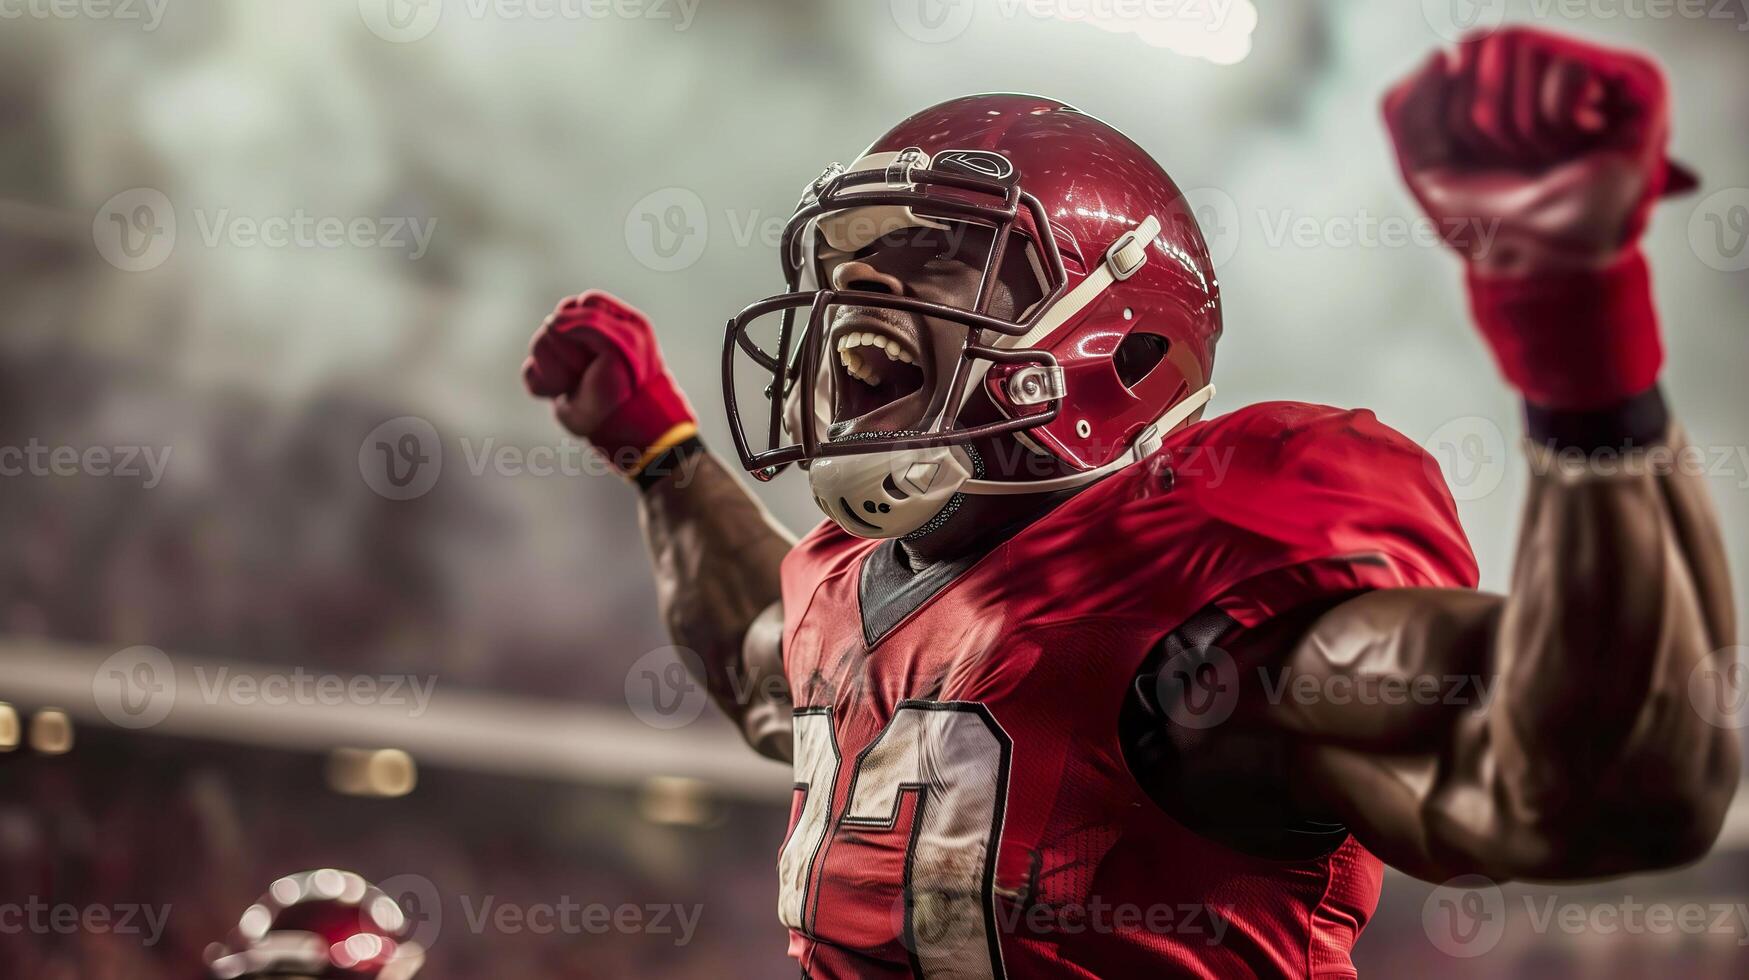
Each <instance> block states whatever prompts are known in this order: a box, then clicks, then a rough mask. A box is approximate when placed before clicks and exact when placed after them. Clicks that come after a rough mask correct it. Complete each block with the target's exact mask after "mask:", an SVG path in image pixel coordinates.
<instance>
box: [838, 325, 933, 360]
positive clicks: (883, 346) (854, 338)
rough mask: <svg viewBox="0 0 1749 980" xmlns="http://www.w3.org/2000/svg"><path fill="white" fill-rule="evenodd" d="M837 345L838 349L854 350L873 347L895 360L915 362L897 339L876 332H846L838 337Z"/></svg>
mask: <svg viewBox="0 0 1749 980" xmlns="http://www.w3.org/2000/svg"><path fill="white" fill-rule="evenodd" d="M837 346H838V350H840V351H848V350H854V349H856V348H858V347H873V348H875V349H876V350H879V351H881V352H882V353H884V354H886V355H887V356H888V357H890V358H892V359H893V360H895V361H901V362H903V363H905V364H915V363H917V362H916V361H915V360H914V359H913V358H912V357H911V355H910V354H907V353H906V352H905V349H904V348H903V347H900V346H899V342H898V341H896V340H889V339H888V338H886V337H882V336H881V335H880V334H876V333H868V332H866V331H862V332H852V333H847V334H845V335H844V336H842V337H839V338H838V345H837Z"/></svg>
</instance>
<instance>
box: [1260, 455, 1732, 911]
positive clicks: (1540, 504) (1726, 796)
mask: <svg viewBox="0 0 1749 980" xmlns="http://www.w3.org/2000/svg"><path fill="white" fill-rule="evenodd" d="M1671 440H1672V441H1671V443H1670V445H1671V446H1672V447H1680V446H1683V445H1686V443H1685V442H1684V441H1683V440H1682V436H1681V434H1680V431H1679V430H1678V431H1677V432H1675V433H1673V434H1672V437H1671ZM1676 469H1678V470H1680V469H1681V468H1680V467H1678V468H1676ZM1304 618H1307V617H1302V619H1304ZM1294 631H1298V635H1297V637H1296V636H1294V635H1292V634H1293V633H1294ZM1734 635H1735V624H1734V622H1733V611H1732V605H1731V593H1730V585H1729V581H1728V579H1727V576H1726V571H1725V559H1724V549H1723V542H1722V539H1721V537H1720V535H1719V533H1718V527H1717V523H1716V520H1715V518H1714V516H1713V512H1712V509H1711V507H1710V505H1709V503H1708V501H1707V498H1706V494H1705V490H1704V487H1703V485H1702V483H1701V480H1700V478H1699V477H1698V476H1694V475H1691V474H1686V473H1682V472H1666V473H1653V472H1641V473H1637V474H1632V475H1615V476H1597V475H1586V474H1563V473H1560V472H1549V473H1546V474H1541V475H1537V476H1535V477H1534V478H1533V482H1532V488H1531V494H1530V500H1529V502H1528V504H1527V507H1526V511H1525V524H1524V529H1523V533H1522V535H1521V538H1520V543H1519V549H1518V559H1517V563H1516V566H1515V569H1514V575H1513V583H1512V591H1511V594H1510V595H1508V596H1504V597H1502V596H1492V595H1486V594H1479V593H1469V592H1459V591H1447V590H1436V589H1417V590H1396V591H1387V592H1378V593H1371V594H1367V595H1364V596H1361V597H1358V598H1355V599H1351V600H1349V601H1347V602H1343V603H1341V604H1339V605H1337V606H1335V607H1334V608H1331V609H1329V610H1328V611H1325V612H1322V614H1321V615H1318V614H1315V613H1314V614H1313V615H1312V616H1311V617H1310V622H1309V624H1307V623H1292V622H1284V623H1282V624H1277V625H1275V626H1266V627H1263V628H1260V629H1258V630H1255V631H1253V632H1252V634H1251V635H1249V636H1243V637H1238V638H1236V639H1235V642H1234V643H1233V650H1234V652H1235V656H1237V657H1238V658H1239V659H1240V661H1241V662H1257V661H1255V660H1252V659H1250V658H1252V657H1255V656H1263V657H1266V658H1268V659H1267V661H1266V662H1271V663H1274V664H1276V665H1277V666H1279V668H1280V669H1281V670H1283V671H1285V672H1286V673H1287V674H1289V675H1295V676H1308V677H1311V678H1315V679H1316V680H1317V681H1318V685H1317V687H1316V688H1315V689H1316V690H1324V691H1329V690H1338V689H1340V690H1349V689H1356V688H1354V687H1345V686H1344V685H1360V684H1363V683H1365V682H1366V679H1367V678H1369V677H1370V678H1374V679H1376V678H1377V677H1378V676H1380V675H1394V676H1396V677H1400V678H1409V679H1416V678H1431V679H1434V681H1435V682H1436V684H1437V688H1436V689H1437V690H1439V691H1440V692H1441V697H1440V698H1439V701H1438V703H1435V704H1431V705H1426V704H1417V703H1413V702H1408V703H1403V704H1399V705H1394V706H1393V705H1384V704H1377V703H1374V704H1369V705H1367V706H1365V707H1364V708H1357V707H1356V706H1355V705H1354V704H1353V703H1340V704H1339V703H1334V702H1333V701H1331V700H1326V699H1320V698H1308V699H1296V698H1293V697H1284V698H1279V699H1278V700H1279V703H1271V704H1264V703H1262V701H1261V700H1260V699H1258V698H1257V697H1255V696H1254V697H1253V698H1252V699H1251V700H1252V702H1253V703H1252V704H1250V705H1248V706H1247V707H1248V709H1249V710H1250V711H1251V712H1253V713H1254V714H1253V719H1254V721H1255V723H1257V724H1261V725H1263V726H1265V727H1267V728H1269V729H1271V730H1274V731H1277V732H1279V733H1281V734H1282V735H1284V736H1285V737H1286V738H1287V739H1288V740H1289V744H1290V745H1291V746H1292V749H1291V750H1290V751H1291V758H1292V760H1293V761H1292V764H1291V765H1289V766H1288V767H1287V771H1288V772H1289V773H1291V774H1292V775H1291V777H1290V785H1289V786H1288V787H1284V788H1285V789H1287V790H1288V791H1289V792H1290V793H1291V794H1292V795H1293V797H1295V798H1296V799H1297V800H1299V801H1300V802H1301V804H1302V805H1303V806H1305V807H1307V808H1309V809H1313V810H1315V811H1316V812H1319V813H1322V814H1327V815H1329V816H1331V817H1333V818H1335V819H1338V820H1340V821H1342V822H1343V823H1346V824H1347V825H1348V826H1349V828H1350V829H1351V830H1352V831H1353V833H1354V834H1355V836H1356V837H1357V838H1358V839H1359V840H1360V842H1361V843H1363V844H1365V845H1366V846H1367V847H1368V848H1369V849H1370V850H1372V851H1373V852H1374V853H1376V854H1378V855H1379V857H1380V858H1382V859H1384V860H1385V861H1386V862H1388V863H1390V864H1391V865H1393V866H1394V867H1397V868H1399V869H1400V870H1403V871H1405V872H1407V873H1410V874H1413V875H1416V876H1418V877H1421V878H1425V879H1428V880H1433V881H1441V880H1445V879H1447V878H1450V877H1452V876H1454V875H1459V874H1466V873H1468V874H1482V875H1487V876H1488V877H1490V878H1494V879H1496V880H1505V879H1508V878H1537V879H1571V878H1584V877H1596V876H1602V875H1612V874H1621V873H1626V872H1631V871H1639V870H1647V869H1652V868H1660V867H1668V866H1671V865H1674V864H1680V863H1683V862H1686V861H1692V860H1695V859H1696V858H1698V857H1700V856H1701V855H1702V854H1704V853H1705V852H1706V850H1707V848H1708V847H1709V846H1710V845H1711V843H1712V841H1713V839H1714V838H1715V837H1716V836H1717V834H1718V830H1719V827H1720V825H1721V824H1722V822H1723V819H1724V814H1725V810H1726V808H1727V806H1728V805H1729V803H1730V799H1731V796H1732V793H1733V791H1734V790H1735V788H1736V783H1737V772H1738V759H1737V755H1738V752H1737V744H1736V740H1735V738H1734V733H1733V732H1732V731H1731V730H1729V729H1728V728H1725V727H1722V726H1718V725H1714V724H1711V723H1709V721H1708V720H1707V718H1706V717H1705V716H1704V715H1703V714H1702V713H1701V711H1699V710H1697V709H1696V707H1695V706H1694V705H1693V703H1692V702H1691V700H1690V693H1689V679H1690V677H1691V676H1692V675H1693V674H1694V673H1695V671H1696V670H1697V669H1698V668H1701V667H1702V666H1703V665H1704V664H1706V663H1707V662H1708V661H1709V660H1711V661H1714V666H1715V667H1716V668H1718V669H1719V670H1720V671H1722V670H1723V669H1724V668H1725V666H1726V664H1725V663H1724V662H1723V658H1724V657H1726V656H1727V652H1724V651H1723V648H1727V647H1729V646H1730V645H1731V644H1732V642H1733V637H1734ZM1284 641H1285V642H1284ZM1271 650H1273V651H1274V652H1273V655H1272V654H1271V653H1270V651H1271ZM1283 651H1285V652H1283ZM1475 679H1479V680H1480V681H1481V682H1482V683H1484V684H1487V685H1489V687H1490V692H1489V696H1486V697H1481V696H1476V695H1477V687H1476V684H1475ZM1332 682H1335V686H1332ZM1278 689H1279V688H1278ZM1430 689H1431V688H1430ZM1454 689H1458V690H1460V694H1459V696H1456V697H1450V698H1448V697H1447V696H1446V695H1447V692H1450V691H1452V690H1454ZM1253 694H1254V695H1255V692H1253Z"/></svg>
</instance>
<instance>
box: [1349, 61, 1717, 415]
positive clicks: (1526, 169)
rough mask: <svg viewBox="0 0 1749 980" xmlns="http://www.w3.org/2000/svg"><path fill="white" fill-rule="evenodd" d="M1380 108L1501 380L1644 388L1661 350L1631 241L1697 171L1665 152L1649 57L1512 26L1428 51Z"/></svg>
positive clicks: (1595, 396)
mask: <svg viewBox="0 0 1749 980" xmlns="http://www.w3.org/2000/svg"><path fill="white" fill-rule="evenodd" d="M1384 114H1385V124H1386V126H1387V128H1388V129H1389V130H1390V135H1391V139H1392V141H1393V143H1394V144H1395V146H1396V150H1397V158H1398V162H1399V163H1400V164H1401V166H1402V169H1403V176H1404V177H1405V178H1406V179H1407V180H1408V182H1409V188H1410V190H1411V192H1413V193H1414V195H1415V198H1416V200H1418V201H1420V203H1421V206H1422V208H1424V209H1425V210H1426V211H1427V213H1428V215H1429V216H1430V217H1432V218H1433V219H1434V221H1435V222H1436V223H1437V225H1438V226H1439V228H1440V231H1441V233H1442V235H1444V237H1445V239H1446V241H1447V242H1448V243H1450V244H1451V245H1452V247H1454V248H1455V249H1456V250H1457V251H1458V253H1459V254H1460V255H1462V256H1463V257H1464V258H1465V259H1466V260H1467V262H1468V281H1469V291H1470V302H1471V308H1472V311H1473V312H1474V315H1475V318H1476V322H1477V325H1478V326H1479V327H1480V328H1481V331H1482V333H1483V335H1484V336H1485V337H1486V339H1487V341H1488V343H1489V345H1490V346H1491V347H1492V348H1493V351H1494V355H1495V358H1496V360H1497V361H1498V362H1499V363H1500V367H1501V369H1502V370H1503V371H1504V372H1505V374H1506V377H1507V380H1509V381H1510V382H1512V383H1513V384H1514V385H1516V386H1517V387H1518V388H1519V389H1520V390H1521V391H1522V392H1523V393H1524V396H1525V398H1526V399H1527V400H1528V401H1529V402H1531V403H1532V404H1533V405H1536V406H1540V407H1544V408H1550V409H1558V410H1573V411H1585V410H1591V409H1597V408H1602V407H1605V406H1610V405H1615V404H1618V403H1621V402H1623V401H1624V400H1626V399H1628V398H1631V397H1633V396H1635V395H1637V394H1640V393H1642V392H1644V391H1646V390H1647V389H1649V388H1651V387H1652V385H1653V384H1654V383H1655V382H1656V380H1657V376H1658V368H1659V366H1660V364H1661V363H1662V360H1663V350H1662V347H1661V346H1660V343H1659V339H1658V324H1657V318H1656V315H1655V314H1654V312H1653V309H1652V298H1651V286H1650V280H1649V275H1648V272H1647V269H1646V263H1645V259H1644V258H1643V257H1642V256H1641V254H1640V250H1639V248H1638V245H1637V244H1636V243H1637V242H1638V240H1639V237H1640V233H1641V232H1642V231H1644V230H1645V227H1646V219H1647V216H1648V214H1649V213H1650V211H1651V209H1652V205H1653V204H1654V203H1656V202H1657V200H1658V198H1660V197H1661V196H1664V195H1666V194H1670V193H1676V192H1680V191H1684V190H1688V189H1690V188H1692V187H1693V186H1694V180H1693V178H1692V177H1691V176H1690V175H1689V174H1688V173H1687V172H1686V171H1684V170H1682V169H1681V168H1680V167H1678V166H1676V165H1674V164H1672V163H1670V162H1669V161H1668V160H1667V159H1666V158H1665V155H1664V150H1665V144H1666V143H1667V142H1668V139H1669V126H1670V124H1669V104H1668V97H1667V95H1666V91H1665V85H1664V78H1663V75H1662V74H1661V73H1660V72H1659V70H1658V68H1657V66H1656V65H1654V64H1652V63H1651V62H1650V61H1648V60H1646V59H1645V58H1642V57H1640V56H1638V55H1635V54H1631V53H1627V52H1623V51H1614V50H1610V49H1607V48H1601V47H1596V46H1593V45H1589V44H1583V43H1580V42H1578V41H1574V40H1570V39H1567V38H1563V37H1559V36H1556V35H1553V34H1548V33H1544V32H1541V31H1534V30H1526V29H1507V30H1502V31H1498V32H1496V33H1493V34H1490V35H1487V36H1483V37H1474V38H1469V39H1466V40H1465V41H1463V42H1462V43H1461V44H1460V45H1459V46H1458V49H1457V51H1456V52H1455V53H1451V54H1448V53H1446V52H1436V53H1435V54H1434V55H1433V57H1432V58H1431V59H1429V60H1428V61H1427V63H1426V64H1424V65H1423V66H1422V67H1421V68H1420V69H1419V70H1418V71H1416V72H1415V73H1414V74H1413V75H1411V76H1410V77H1409V78H1407V79H1406V80H1404V81H1403V82H1402V83H1401V84H1399V85H1398V86H1397V87H1395V88H1394V89H1392V90H1391V91H1390V93H1389V94H1388V95H1387V96H1386V97H1385V104H1384Z"/></svg>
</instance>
